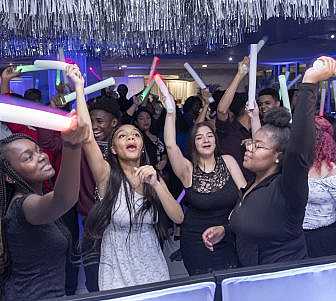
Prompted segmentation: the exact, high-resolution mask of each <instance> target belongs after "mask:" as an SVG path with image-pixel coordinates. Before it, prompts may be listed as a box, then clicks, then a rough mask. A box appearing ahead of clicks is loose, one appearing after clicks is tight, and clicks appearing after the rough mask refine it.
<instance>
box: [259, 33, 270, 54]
mask: <svg viewBox="0 0 336 301" xmlns="http://www.w3.org/2000/svg"><path fill="white" fill-rule="evenodd" d="M267 41H268V37H267V36H264V37H263V38H262V39H261V40H260V41H259V42H258V52H259V51H260V50H261V48H263V47H264V45H265V44H266V42H267Z"/></svg>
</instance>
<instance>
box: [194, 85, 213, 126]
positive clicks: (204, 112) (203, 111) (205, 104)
mask: <svg viewBox="0 0 336 301" xmlns="http://www.w3.org/2000/svg"><path fill="white" fill-rule="evenodd" d="M210 97H211V94H210V92H209V90H208V89H203V90H202V97H201V99H202V109H201V112H200V113H199V114H198V116H197V118H196V120H195V124H197V123H200V122H203V121H204V120H205V118H206V115H207V113H208V109H209V104H210V102H209V98H210Z"/></svg>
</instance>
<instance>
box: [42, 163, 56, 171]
mask: <svg viewBox="0 0 336 301" xmlns="http://www.w3.org/2000/svg"><path fill="white" fill-rule="evenodd" d="M52 168H53V167H52V166H51V164H50V163H48V164H46V165H44V166H43V167H42V168H41V169H42V170H43V171H49V170H51V169H52Z"/></svg>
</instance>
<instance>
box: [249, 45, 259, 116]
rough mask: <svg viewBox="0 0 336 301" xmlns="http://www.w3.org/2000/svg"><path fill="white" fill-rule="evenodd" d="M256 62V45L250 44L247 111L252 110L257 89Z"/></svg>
mask: <svg viewBox="0 0 336 301" xmlns="http://www.w3.org/2000/svg"><path fill="white" fill-rule="evenodd" d="M257 61H258V44H251V50H250V72H249V91H248V109H249V110H253V109H254V102H255V99H256V87H257Z"/></svg>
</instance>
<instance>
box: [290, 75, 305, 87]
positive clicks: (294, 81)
mask: <svg viewBox="0 0 336 301" xmlns="http://www.w3.org/2000/svg"><path fill="white" fill-rule="evenodd" d="M301 77H302V74H299V75H298V76H297V77H295V78H294V79H293V80H292V81H291V82H290V83H289V84H288V85H287V89H288V90H289V89H291V88H292V87H293V86H294V85H295V84H296V83H297V82H298V81H299V80H300V79H301Z"/></svg>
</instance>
